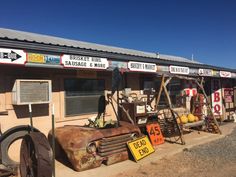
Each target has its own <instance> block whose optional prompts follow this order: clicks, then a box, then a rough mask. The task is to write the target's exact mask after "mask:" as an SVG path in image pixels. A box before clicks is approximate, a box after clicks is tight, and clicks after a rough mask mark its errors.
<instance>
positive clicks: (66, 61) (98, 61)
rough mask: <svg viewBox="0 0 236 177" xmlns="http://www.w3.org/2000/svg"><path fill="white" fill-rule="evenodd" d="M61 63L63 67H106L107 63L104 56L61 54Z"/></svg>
mask: <svg viewBox="0 0 236 177" xmlns="http://www.w3.org/2000/svg"><path fill="white" fill-rule="evenodd" d="M61 63H62V64H63V65H64V67H65V68H90V69H107V68H108V65H109V64H108V61H107V59H106V58H99V57H89V56H80V55H63V56H62V57H61Z"/></svg>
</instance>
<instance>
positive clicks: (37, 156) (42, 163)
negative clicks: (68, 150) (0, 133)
mask: <svg viewBox="0 0 236 177" xmlns="http://www.w3.org/2000/svg"><path fill="white" fill-rule="evenodd" d="M20 154H21V155H20V172H21V177H27V176H32V177H40V176H42V177H49V176H52V162H51V158H52V150H51V147H50V145H49V143H48V140H47V138H46V137H45V135H44V134H42V133H40V132H30V133H29V134H27V135H25V136H24V138H23V140H22V143H21V151H20Z"/></svg>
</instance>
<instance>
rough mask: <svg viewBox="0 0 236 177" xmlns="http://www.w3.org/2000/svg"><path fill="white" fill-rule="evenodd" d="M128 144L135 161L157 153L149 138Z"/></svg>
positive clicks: (142, 138)
mask: <svg viewBox="0 0 236 177" xmlns="http://www.w3.org/2000/svg"><path fill="white" fill-rule="evenodd" d="M127 144H128V147H129V150H130V152H131V153H132V155H133V157H134V159H135V161H138V160H140V159H143V158H144V157H147V156H148V155H150V154H151V153H153V152H155V150H154V148H153V147H152V144H151V143H150V141H149V139H148V137H147V136H144V137H141V138H138V139H135V140H133V141H129V142H127Z"/></svg>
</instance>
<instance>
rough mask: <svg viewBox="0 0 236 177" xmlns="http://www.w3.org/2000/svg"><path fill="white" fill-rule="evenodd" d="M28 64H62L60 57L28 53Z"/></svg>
mask: <svg viewBox="0 0 236 177" xmlns="http://www.w3.org/2000/svg"><path fill="white" fill-rule="evenodd" d="M27 62H28V63H40V64H58V65H59V64H60V56H55V55H45V54H38V53H27Z"/></svg>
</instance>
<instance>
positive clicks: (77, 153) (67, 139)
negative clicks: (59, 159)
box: [55, 121, 141, 171]
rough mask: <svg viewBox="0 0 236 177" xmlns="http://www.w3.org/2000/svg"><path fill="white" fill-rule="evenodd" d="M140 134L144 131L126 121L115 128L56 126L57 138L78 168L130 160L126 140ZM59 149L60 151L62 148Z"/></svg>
mask: <svg viewBox="0 0 236 177" xmlns="http://www.w3.org/2000/svg"><path fill="white" fill-rule="evenodd" d="M139 136H141V132H140V130H139V128H138V127H137V126H135V125H132V124H130V123H128V122H122V121H120V126H119V127H113V128H100V129H99V128H91V127H85V126H75V125H67V126H64V127H59V128H56V129H55V138H56V142H57V144H58V145H59V146H60V149H61V150H62V151H64V153H65V154H66V156H67V158H68V160H69V161H70V163H71V165H72V167H73V168H74V170H76V171H83V170H87V169H92V168H95V167H99V166H100V165H101V164H102V163H104V164H106V165H110V164H113V163H117V162H120V161H124V160H127V159H128V149H127V145H126V143H127V141H129V140H132V139H134V138H136V137H139ZM58 149H59V148H56V151H60V150H58ZM56 154H59V155H60V154H62V152H56Z"/></svg>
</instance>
